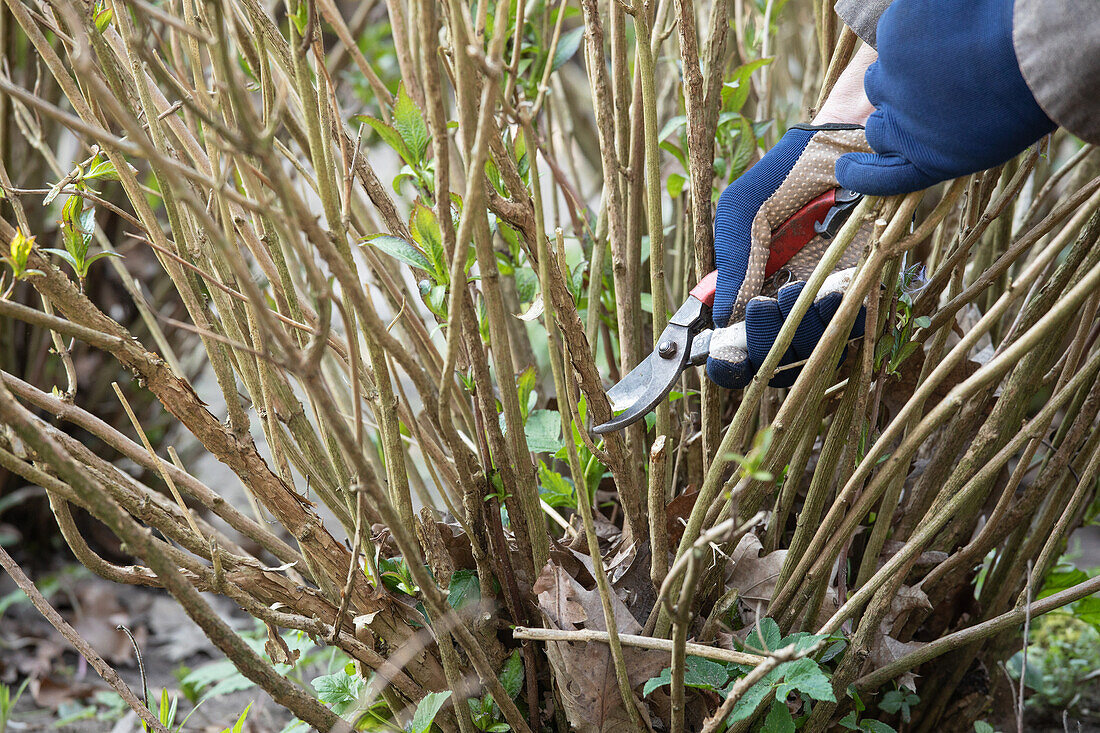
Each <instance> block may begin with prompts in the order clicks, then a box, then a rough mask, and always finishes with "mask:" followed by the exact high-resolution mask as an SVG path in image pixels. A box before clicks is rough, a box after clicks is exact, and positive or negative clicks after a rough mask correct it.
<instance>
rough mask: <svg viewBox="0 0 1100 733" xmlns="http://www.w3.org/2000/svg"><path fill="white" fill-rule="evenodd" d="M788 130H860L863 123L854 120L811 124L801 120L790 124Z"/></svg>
mask: <svg viewBox="0 0 1100 733" xmlns="http://www.w3.org/2000/svg"><path fill="white" fill-rule="evenodd" d="M787 129H788V130H811V131H813V132H819V131H821V130H862V129H863V125H857V124H855V123H854V122H825V123H823V124H820V125H811V124H810V123H808V122H802V123H799V124H797V125H791V126H790V127H788V128H787Z"/></svg>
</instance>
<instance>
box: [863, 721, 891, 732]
mask: <svg viewBox="0 0 1100 733" xmlns="http://www.w3.org/2000/svg"><path fill="white" fill-rule="evenodd" d="M859 729H860V730H865V731H867V733H898V732H897V731H896V730H894V729H893V728H891V727H890V726H888V725H886V723H882V722H879V721H877V720H862V721H860V723H859Z"/></svg>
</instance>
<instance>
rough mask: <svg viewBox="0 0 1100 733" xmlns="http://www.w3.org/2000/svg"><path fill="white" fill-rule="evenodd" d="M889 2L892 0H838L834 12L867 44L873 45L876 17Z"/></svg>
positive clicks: (876, 25) (880, 14)
mask: <svg viewBox="0 0 1100 733" xmlns="http://www.w3.org/2000/svg"><path fill="white" fill-rule="evenodd" d="M891 2H893V0H839V2H837V4H836V13H837V15H839V16H840V19H841V20H843V21H844V22H845V23H846V24H847V25H848V27H849V28H851V29H852V30H853V31H855V32H856V35H857V36H859V37H860V38H862V39H863V41H864V42H865V43H866V44H867V45H869V46H872V47H874V46H875V31H876V30H877V29H878V19H879V18H881V17H882V14H883V13H884V12H886V8H888V7H890V3H891Z"/></svg>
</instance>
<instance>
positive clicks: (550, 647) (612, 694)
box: [534, 562, 669, 733]
mask: <svg viewBox="0 0 1100 733" xmlns="http://www.w3.org/2000/svg"><path fill="white" fill-rule="evenodd" d="M534 590H535V593H536V594H537V596H538V601H539V608H540V609H541V610H542V612H543V613H544V614H545V616H546V617H547V621H548V623H549V625H550V626H552V627H557V628H559V629H566V630H575V629H578V628H581V625H583V628H586V629H595V630H598V631H606V630H607V625H606V624H605V623H604V613H603V604H602V601H601V599H600V594H599V592H597V591H595V590H586V589H585V588H584V586H582V585H581V584H580V583H578V582H577V581H576V580H575V579H574V578H573V577H572V576H570V575H569V574H568V573H567V572H566V571H565V570H564V568H562V567H561V566H560V565H557V564H555V563H554V562H548V563H547V564H546V567H544V568H543V571H542V573H541V574H540V575H539V578H538V580H537V581H536V582H535V586H534ZM611 606H612V612H613V614H614V616H615V623H616V625H617V627H618V630H619V631H620V632H621V633H624V634H636V633H639V632H640V631H641V625H640V624H639V623H638V621H637V620H636V619H635V618H634V617H633V616H631V615H630V612H629V611H628V610H627V608H626V605H625V604H624V603H623V602H622V600H620V599H619V597H618V596H617V595H615V594H612V597H611ZM546 646H547V649H546V652H547V657H548V658H549V660H550V667H551V670H552V671H553V674H554V679H555V680H556V681H557V683H558V689H559V691H560V693H561V699H562V705H563V706H564V708H565V713H566V716H567V717H568V718H569V722H570V723H571V724H572V725H573V727H574V728H575V729H576V730H577V731H579V732H580V733H618V732H619V731H630V732H632V733H633V732H634V731H636V728H635V727H634V726H633V725H632V724H631V722H630V718H629V715H628V713H627V710H626V708H625V707H624V706H623V701H622V696H621V695H620V694H619V686H618V682H617V681H616V678H615V667H614V665H613V664H612V661H611V651H610V649H609V647H608V645H607V644H604V643H602V642H601V643H596V642H593V643H582V642H578V643H571V642H549V643H547V645H546ZM623 658H624V661H625V662H626V668H627V675H628V676H629V677H630V684H631V686H632V688H637V687H639V686H640V685H642V684H644V683H645V682H646V680H648V679H650V678H651V677H653V676H654V675H656V674H657V673H658V672H660V671H661V670H662V669H664V668H665V667H667V666H668V664H669V655H668V654H667V653H666V652H657V651H650V650H643V649H632V648H629V647H624V648H623ZM635 700H636V702H639V701H638V698H637V696H635ZM638 708H639V710H640V712H641V714H642V716H643V718H644V719H645V720H646V722H647V724H648V720H649V713H648V710H647V709H646V706H645V705H644V704H641V703H640V702H639V704H638Z"/></svg>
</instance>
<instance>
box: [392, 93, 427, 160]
mask: <svg viewBox="0 0 1100 733" xmlns="http://www.w3.org/2000/svg"><path fill="white" fill-rule="evenodd" d="M393 126H394V129H396V130H397V133H398V134H399V135H400V136H401V139H402V140H403V141H404V143H405V145H406V147H408V150H409V152H410V153H411V155H412V157H413V160H408V161H405V162H407V163H409V164H410V165H415V164H416V163H423V162H424V153H425V152H426V151H427V149H428V141H429V140H430V139H431V135H430V134H429V133H428V126H427V125H426V124H425V123H424V117H423V116H422V115H421V114H420V108H419V107H417V106H416V102H414V101H413V100H412V97H410V96H409V93H408V92H407V91H405V85H404V84H403V83H402V84H398V85H397V104H395V105H394V107H393Z"/></svg>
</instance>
